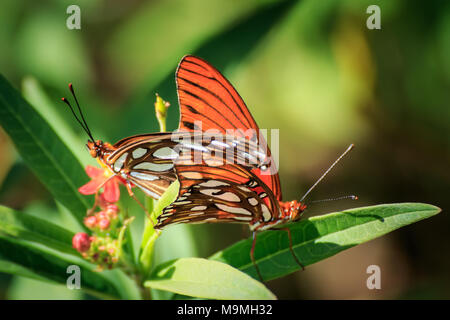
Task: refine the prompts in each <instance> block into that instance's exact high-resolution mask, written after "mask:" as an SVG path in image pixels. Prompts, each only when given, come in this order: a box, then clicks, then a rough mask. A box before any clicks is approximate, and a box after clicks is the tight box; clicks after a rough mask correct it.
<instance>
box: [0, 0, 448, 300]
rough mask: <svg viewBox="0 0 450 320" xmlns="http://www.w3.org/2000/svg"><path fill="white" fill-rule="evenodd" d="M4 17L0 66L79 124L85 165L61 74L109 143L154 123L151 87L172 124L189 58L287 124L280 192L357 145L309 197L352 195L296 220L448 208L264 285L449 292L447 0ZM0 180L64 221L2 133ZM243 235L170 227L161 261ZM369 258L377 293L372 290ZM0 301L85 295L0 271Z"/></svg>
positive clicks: (240, 4) (22, 8)
mask: <svg viewBox="0 0 450 320" xmlns="http://www.w3.org/2000/svg"><path fill="white" fill-rule="evenodd" d="M71 4H78V5H79V6H80V8H81V30H69V29H68V28H67V27H66V19H67V18H68V16H69V15H68V14H67V13H66V9H67V7H68V6H69V5H71ZM371 4H377V5H379V7H380V8H381V30H369V29H368V28H367V27H366V20H367V18H368V17H369V14H367V13H366V9H367V7H368V6H369V5H371ZM0 25H1V27H0V72H1V73H3V74H4V75H5V76H6V77H7V79H8V80H9V81H11V82H12V83H13V85H15V86H16V88H18V89H20V90H22V92H23V94H24V95H25V97H26V98H27V99H28V100H30V101H31V102H32V103H40V104H41V105H44V106H45V108H46V109H44V110H47V112H48V117H47V118H51V119H54V120H55V121H54V125H55V126H58V123H59V122H60V121H63V122H66V123H68V124H69V126H70V127H71V128H72V129H73V132H72V131H70V132H65V133H63V134H64V135H65V137H66V138H67V140H66V141H68V143H69V144H71V142H72V141H73V144H71V145H72V146H73V145H76V147H77V148H78V151H77V154H79V157H80V161H82V162H83V163H84V164H87V163H91V164H92V163H93V162H92V160H91V159H90V158H89V155H88V153H87V151H86V150H85V149H84V148H79V146H82V144H81V142H83V141H85V140H86V136H85V135H84V134H83V132H82V131H81V128H80V127H79V126H77V124H76V122H75V121H74V119H73V118H72V117H71V115H70V113H69V112H68V110H67V109H66V107H65V106H64V105H63V104H62V103H60V101H59V99H60V97H61V96H67V95H69V92H68V89H67V84H68V83H69V82H73V83H74V86H75V88H76V90H77V93H78V97H79V100H80V101H81V104H82V106H83V108H84V111H85V114H86V117H87V119H88V123H89V125H90V127H91V129H92V131H93V133H94V136H95V137H98V138H101V139H103V140H105V141H109V142H111V143H114V142H115V141H117V140H119V139H121V138H123V137H126V136H130V135H133V134H137V133H148V132H154V131H158V125H157V121H156V118H155V116H154V108H153V102H154V98H155V93H156V92H158V93H159V94H160V95H161V96H162V97H163V98H164V99H165V100H167V101H169V102H171V104H172V106H171V107H170V108H169V120H168V128H169V129H170V130H173V129H175V128H176V127H177V123H178V117H179V114H178V106H177V100H176V92H175V81H174V72H175V68H176V66H177V63H178V62H179V60H180V59H181V57H182V56H183V55H185V54H195V55H198V56H201V57H203V58H205V59H206V60H208V61H210V62H211V63H212V64H213V65H214V66H216V67H217V68H218V69H219V70H221V71H223V73H224V74H225V75H226V76H227V77H228V78H229V79H230V81H231V82H232V83H233V84H234V85H235V87H236V88H237V90H238V91H239V93H240V94H241V95H242V97H243V98H244V100H245V101H246V103H247V105H248V107H249V109H250V111H251V112H252V114H253V116H254V118H255V119H256V121H257V122H258V124H259V125H260V127H261V128H268V129H271V128H275V129H280V147H279V148H280V149H279V154H280V157H279V168H280V178H281V183H282V188H283V193H284V199H285V200H291V199H299V198H300V197H301V195H302V194H303V193H304V192H305V191H306V190H307V188H308V187H309V186H310V185H311V184H312V183H313V182H314V181H315V179H317V178H318V177H319V176H320V174H321V172H322V171H323V170H324V169H325V168H327V167H328V166H329V164H330V163H331V162H332V161H333V160H334V159H335V158H336V157H337V156H338V155H339V153H340V152H342V151H343V150H344V149H345V148H346V147H347V146H348V145H349V144H350V143H355V144H356V148H355V150H354V151H353V152H352V153H351V154H350V155H349V156H348V157H347V158H346V159H344V160H343V161H342V162H341V163H340V164H339V166H338V167H337V168H336V169H335V170H334V171H333V172H332V174H330V175H329V176H328V177H327V178H326V179H325V181H324V182H323V183H322V184H321V185H320V186H319V187H318V188H317V189H316V190H315V191H314V192H313V193H312V194H311V196H310V200H317V199H325V198H330V197H337V196H342V195H348V194H357V195H358V196H359V200H358V201H357V202H351V201H347V202H346V201H340V202H327V203H322V204H316V205H311V207H310V209H309V210H308V211H307V212H306V214H305V216H311V215H316V214H320V213H325V212H331V211H333V210H339V209H344V208H349V207H356V206H364V205H372V204H379V203H389V202H409V201H414V202H426V203H430V204H434V205H437V206H439V207H441V208H442V209H443V210H444V213H443V214H441V215H438V216H436V217H433V218H432V219H430V220H426V221H423V222H419V223H417V224H414V225H411V226H408V227H405V228H403V229H401V230H399V231H395V232H394V233H392V234H389V235H388V236H385V237H382V238H380V239H377V240H374V241H371V242H369V243H366V244H364V245H360V246H357V247H355V248H352V249H350V250H347V251H345V252H343V253H341V254H338V255H337V256H334V257H332V258H330V259H327V260H325V261H322V262H320V263H317V264H315V265H312V266H310V267H308V268H307V269H306V270H305V271H303V272H297V273H295V274H292V275H290V276H288V277H285V278H283V279H279V280H275V281H272V282H270V283H268V286H269V288H270V289H271V290H273V292H274V293H275V294H276V295H277V296H278V297H279V298H282V299H297V298H312V299H359V298H369V299H372V298H374V299H399V298H403V299H408V298H424V299H428V298H437V299H448V298H450V272H449V270H450V255H449V254H448V253H449V252H450V239H449V235H450V234H449V230H450V218H449V217H448V215H447V214H446V212H445V211H446V208H448V206H449V205H450V197H449V191H450V105H449V101H450V90H449V89H450V86H449V85H450V41H449V40H450V2H448V1H427V2H426V3H424V2H423V1H406V0H396V1H388V0H376V1H374V0H371V1H365V0H364V1H363V0H360V1H354V0H345V1H344V0H335V1H332V0H323V1H316V0H304V1H288V0H284V1H281V0H264V1H261V0H247V1H237V0H228V1H217V0H171V1H162V0H159V1H156V0H153V1H143V0H133V1H126V2H125V1H100V0H85V1H73V0H71V1H61V0H45V1H39V2H36V1H27V0H20V1H18V0H2V1H1V2H0ZM269 140H270V139H269ZM0 184H1V187H0V203H1V204H3V205H6V206H9V207H13V208H16V209H20V210H23V211H25V212H29V213H32V214H35V215H39V216H40V217H44V218H47V219H50V220H53V221H59V222H60V223H67V225H71V224H72V225H73V221H65V220H64V219H65V216H64V215H63V214H61V213H60V210H58V208H57V207H56V205H55V203H54V202H53V201H52V199H51V197H50V195H49V193H48V192H47V191H46V190H45V189H44V188H43V187H42V185H41V184H40V182H39V181H38V180H37V179H36V178H35V177H34V175H33V174H32V172H31V171H30V170H29V169H28V168H27V167H26V166H24V164H23V163H22V161H21V159H20V157H19V156H18V155H17V153H16V152H15V150H14V147H13V146H12V144H11V142H10V141H9V139H8V137H7V136H6V134H4V132H3V131H0ZM25 186H26V188H25ZM130 206H131V207H130V211H132V210H133V208H134V209H136V207H135V206H134V207H133V204H130ZM138 222H139V221H136V223H138ZM134 227H135V228H139V225H137V226H134ZM73 228H75V227H73ZM169 230H170V231H169ZM245 236H248V232H247V231H246V227H242V226H240V225H229V224H216V225H196V226H182V227H179V226H176V227H173V228H172V229H168V231H167V232H165V233H164V234H163V237H162V238H161V240H159V242H160V244H158V245H159V246H160V249H159V250H158V249H157V256H158V259H160V260H167V259H169V258H173V257H181V256H193V255H196V256H200V257H207V256H209V255H210V254H212V253H214V252H215V251H218V250H219V249H222V248H224V247H225V246H227V245H229V244H232V243H234V242H236V241H237V240H239V239H242V238H243V237H245ZM186 239H189V241H186ZM373 264H375V265H378V266H380V268H381V275H382V280H381V284H382V289H381V290H368V289H367V287H366V279H367V277H368V276H369V275H368V274H367V273H366V269H367V267H368V266H369V265H373ZM0 298H2V299H20V298H32V299H34V298H37V299H79V298H89V297H88V296H85V295H83V294H82V293H80V292H74V291H70V290H67V288H65V287H64V286H58V285H52V284H44V283H41V282H37V281H35V280H28V279H24V278H20V277H13V276H10V275H6V274H0Z"/></svg>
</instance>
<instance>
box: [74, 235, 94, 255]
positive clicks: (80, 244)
mask: <svg viewBox="0 0 450 320" xmlns="http://www.w3.org/2000/svg"><path fill="white" fill-rule="evenodd" d="M72 246H73V248H74V249H75V250H77V251H78V252H85V251H88V250H89V248H90V247H91V239H90V237H89V235H88V234H87V233H84V232H78V233H76V234H75V235H74V236H73V238H72Z"/></svg>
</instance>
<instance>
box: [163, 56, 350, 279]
mask: <svg viewBox="0 0 450 320" xmlns="http://www.w3.org/2000/svg"><path fill="white" fill-rule="evenodd" d="M176 79H177V90H178V97H179V104H180V112H181V119H180V129H185V130H189V131H202V130H203V131H205V130H210V129H215V130H218V131H219V132H221V133H224V134H230V132H233V134H234V135H236V136H241V137H244V138H246V139H249V140H251V141H255V142H256V143H258V144H260V145H262V146H263V147H264V149H265V150H266V154H265V156H266V157H265V158H266V159H268V162H267V163H268V165H262V166H260V167H258V168H250V169H249V168H246V167H244V166H242V165H239V164H236V163H224V164H223V165H222V166H210V165H207V164H204V163H201V164H198V165H195V164H192V163H191V162H190V161H189V160H190V159H186V158H178V159H176V160H175V161H174V163H175V166H174V168H175V173H176V175H177V177H178V179H179V181H180V190H179V194H178V197H177V199H176V200H175V201H174V202H173V203H172V204H171V205H169V206H167V207H166V208H164V209H163V212H162V214H161V215H160V216H159V217H158V218H157V224H156V226H155V228H156V229H162V228H164V227H166V226H168V225H173V224H178V223H211V222H216V223H217V222H230V223H246V224H248V225H249V227H250V230H251V231H252V232H253V244H252V249H251V252H250V256H251V259H252V261H253V263H254V265H255V267H256V271H257V273H258V275H259V277H260V278H261V279H262V277H261V274H260V272H259V269H258V266H257V264H256V263H255V258H254V247H255V243H256V234H257V232H258V231H262V230H266V229H272V230H274V229H275V228H276V226H278V225H282V224H285V223H287V222H290V221H297V220H298V219H300V217H301V213H302V212H303V211H304V210H305V209H306V205H305V203H304V202H303V200H304V199H305V197H306V196H307V195H308V193H309V192H310V191H311V190H312V189H313V188H314V187H315V186H316V185H317V184H318V183H319V182H320V181H321V180H322V179H323V178H324V177H325V175H326V174H327V173H328V172H329V171H330V170H331V169H332V168H333V167H334V166H335V165H336V163H337V162H338V161H339V160H340V159H341V158H342V157H343V156H344V155H345V154H346V153H347V152H349V151H350V150H351V149H352V148H353V145H351V146H350V147H349V148H348V149H347V150H346V151H345V152H344V153H343V154H342V155H341V156H340V157H339V158H338V159H337V160H336V161H335V162H334V163H333V164H332V166H331V167H330V168H329V169H328V170H327V171H326V172H325V173H324V174H323V175H322V177H321V178H320V179H319V180H318V181H317V182H316V183H315V184H314V185H313V186H312V188H310V190H308V192H307V193H306V194H305V195H304V196H303V197H302V199H301V200H300V201H296V200H293V201H289V202H283V201H282V194H281V188H280V181H279V176H278V173H277V172H276V167H275V164H274V162H273V158H272V157H271V154H270V150H269V148H268V147H267V144H266V142H265V140H264V138H263V137H260V136H259V135H258V134H257V132H259V128H258V126H257V124H256V122H255V121H254V119H253V117H252V116H251V114H250V112H249V110H248V108H247V107H246V105H245V103H244V101H243V100H242V98H241V97H240V95H239V94H238V93H237V91H236V90H235V89H234V87H233V86H232V85H231V84H230V82H229V81H228V80H227V79H226V78H225V77H224V76H223V75H221V73H220V72H219V71H218V70H217V69H215V68H214V67H213V66H211V65H210V64H209V63H208V62H206V61H205V60H203V59H201V58H197V57H194V56H185V57H184V58H183V59H182V61H181V63H180V65H179V67H178V71H177V75H176ZM200 125H201V127H200ZM274 169H275V170H274ZM283 230H286V231H287V232H288V236H289V241H290V246H289V247H290V250H291V253H292V255H293V257H294V259H295V260H296V262H297V263H298V264H299V265H300V266H301V267H303V266H302V264H301V263H300V261H299V260H298V258H297V257H296V256H295V253H294V252H293V249H292V239H291V235H290V231H289V229H287V228H283Z"/></svg>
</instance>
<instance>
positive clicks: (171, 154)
mask: <svg viewBox="0 0 450 320" xmlns="http://www.w3.org/2000/svg"><path fill="white" fill-rule="evenodd" d="M153 156H154V157H156V158H159V159H168V160H173V159H176V158H178V153H176V152H175V151H174V150H173V149H172V148H169V147H164V148H160V149H158V150H156V151H155V152H153Z"/></svg>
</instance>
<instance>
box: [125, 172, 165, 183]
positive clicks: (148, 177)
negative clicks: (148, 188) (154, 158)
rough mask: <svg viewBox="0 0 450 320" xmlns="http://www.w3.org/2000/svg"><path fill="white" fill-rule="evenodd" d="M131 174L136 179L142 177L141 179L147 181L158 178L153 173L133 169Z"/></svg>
mask: <svg viewBox="0 0 450 320" xmlns="http://www.w3.org/2000/svg"><path fill="white" fill-rule="evenodd" d="M130 175H131V176H133V177H135V178H136V179H141V180H146V181H153V180H157V179H158V177H157V176H154V175H152V174H147V173H142V172H136V171H131V172H130Z"/></svg>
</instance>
